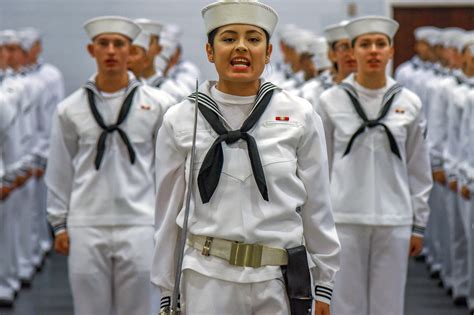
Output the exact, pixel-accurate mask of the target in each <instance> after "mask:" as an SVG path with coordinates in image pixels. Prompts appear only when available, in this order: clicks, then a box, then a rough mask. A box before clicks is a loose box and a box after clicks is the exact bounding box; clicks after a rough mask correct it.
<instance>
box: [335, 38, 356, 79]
mask: <svg viewBox="0 0 474 315" xmlns="http://www.w3.org/2000/svg"><path fill="white" fill-rule="evenodd" d="M329 59H330V60H331V61H332V62H334V63H336V64H337V69H338V70H337V71H338V72H339V73H342V74H343V75H344V76H348V75H349V74H351V73H352V72H354V71H356V69H357V62H356V60H355V58H354V54H353V51H352V48H351V43H350V41H349V39H341V40H338V41H337V42H336V43H335V44H334V45H333V49H331V50H330V51H329Z"/></svg>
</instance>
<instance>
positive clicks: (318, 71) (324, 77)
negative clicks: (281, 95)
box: [300, 37, 333, 111]
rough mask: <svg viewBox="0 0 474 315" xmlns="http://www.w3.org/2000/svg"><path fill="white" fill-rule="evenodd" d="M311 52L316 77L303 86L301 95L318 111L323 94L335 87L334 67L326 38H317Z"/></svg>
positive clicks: (311, 45) (310, 48)
mask: <svg viewBox="0 0 474 315" xmlns="http://www.w3.org/2000/svg"><path fill="white" fill-rule="evenodd" d="M309 50H310V51H311V59H312V60H311V61H312V63H313V64H314V68H315V76H314V78H312V79H310V80H308V81H306V82H305V83H304V84H303V86H301V88H300V95H301V97H303V98H305V99H307V100H308V101H309V102H310V103H311V104H312V105H313V108H314V109H315V110H316V111H318V110H319V97H320V96H321V93H323V92H324V91H325V90H326V89H328V88H330V87H331V86H332V85H333V83H332V75H331V66H332V65H331V61H330V60H329V58H328V44H327V41H326V39H325V38H324V37H315V38H314V39H313V41H312V42H311V43H310V47H309Z"/></svg>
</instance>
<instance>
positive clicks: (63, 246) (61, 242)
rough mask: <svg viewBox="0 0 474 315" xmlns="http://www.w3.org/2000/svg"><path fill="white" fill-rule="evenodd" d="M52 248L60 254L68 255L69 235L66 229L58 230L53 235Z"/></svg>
mask: <svg viewBox="0 0 474 315" xmlns="http://www.w3.org/2000/svg"><path fill="white" fill-rule="evenodd" d="M54 249H55V250H56V251H57V252H58V253H60V254H62V255H65V256H68V255H69V235H68V234H67V231H64V232H60V233H59V234H57V235H56V236H55V238H54Z"/></svg>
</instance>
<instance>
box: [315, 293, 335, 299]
mask: <svg viewBox="0 0 474 315" xmlns="http://www.w3.org/2000/svg"><path fill="white" fill-rule="evenodd" d="M316 296H320V297H323V298H326V299H328V300H331V295H327V294H322V293H316Z"/></svg>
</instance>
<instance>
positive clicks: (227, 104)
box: [211, 85, 257, 130]
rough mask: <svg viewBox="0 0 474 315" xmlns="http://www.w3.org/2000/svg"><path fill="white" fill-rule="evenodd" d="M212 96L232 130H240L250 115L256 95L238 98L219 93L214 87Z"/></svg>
mask: <svg viewBox="0 0 474 315" xmlns="http://www.w3.org/2000/svg"><path fill="white" fill-rule="evenodd" d="M211 96H212V98H213V99H214V101H215V102H216V103H217V106H218V107H219V110H220V111H221V114H222V116H224V118H225V120H226V121H227V123H228V124H229V127H230V128H231V129H232V130H235V129H239V128H240V127H241V126H242V124H243V122H244V121H245V119H246V118H247V117H248V115H249V114H250V111H251V110H252V106H253V105H254V103H255V98H256V97H257V96H256V95H251V96H236V95H231V94H226V93H223V92H221V91H219V90H218V89H217V88H216V86H215V85H214V86H213V87H212V88H211Z"/></svg>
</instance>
